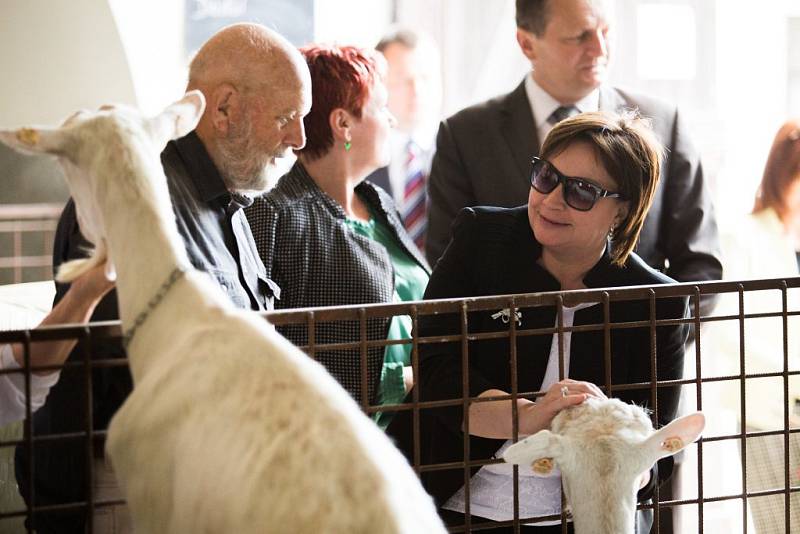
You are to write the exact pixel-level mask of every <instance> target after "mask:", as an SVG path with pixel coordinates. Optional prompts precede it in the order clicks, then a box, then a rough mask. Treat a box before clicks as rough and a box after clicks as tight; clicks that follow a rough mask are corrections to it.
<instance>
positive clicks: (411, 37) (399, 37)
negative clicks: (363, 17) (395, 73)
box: [375, 28, 419, 53]
mask: <svg viewBox="0 0 800 534" xmlns="http://www.w3.org/2000/svg"><path fill="white" fill-rule="evenodd" d="M418 42H419V36H418V35H417V33H416V32H415V31H414V30H411V29H409V28H395V29H393V30H391V31H389V32H388V33H386V34H384V35H383V37H381V40H380V41H378V44H376V45H375V50H377V51H378V52H381V53H382V52H385V51H386V49H387V48H389V45H393V44H399V45H402V46H404V47H406V48H410V49H412V50H413V49H415V48H416V47H417V43H418Z"/></svg>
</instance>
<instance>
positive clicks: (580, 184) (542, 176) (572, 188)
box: [531, 158, 623, 211]
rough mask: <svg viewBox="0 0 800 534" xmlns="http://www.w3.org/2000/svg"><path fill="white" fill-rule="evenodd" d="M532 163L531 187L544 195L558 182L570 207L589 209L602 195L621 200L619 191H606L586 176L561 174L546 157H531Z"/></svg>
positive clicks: (579, 209) (582, 209) (581, 209)
mask: <svg viewBox="0 0 800 534" xmlns="http://www.w3.org/2000/svg"><path fill="white" fill-rule="evenodd" d="M532 163H533V170H532V171H531V187H533V188H534V189H536V190H537V191H538V192H540V193H542V194H544V195H546V194H548V193H550V192H552V191H553V190H554V189H555V188H556V187H558V184H562V185H563V186H564V187H563V188H562V190H561V192H562V193H563V194H564V202H566V203H567V206H569V207H570V208H573V209H576V210H578V211H589V210H590V209H592V208H593V207H594V204H595V202H597V201H598V200H599V199H601V198H604V197H608V198H619V199H621V200H623V197H622V195H620V194H619V193H612V192H611V191H607V190H605V189H603V188H602V187H600V186H597V185H594V184H593V183H591V182H589V181H588V180H587V179H586V178H579V177H572V176H566V175H564V174H561V172H560V171H559V170H558V169H556V168H555V167H554V166H553V164H552V163H550V162H549V161H547V160H546V159H542V158H533V161H532Z"/></svg>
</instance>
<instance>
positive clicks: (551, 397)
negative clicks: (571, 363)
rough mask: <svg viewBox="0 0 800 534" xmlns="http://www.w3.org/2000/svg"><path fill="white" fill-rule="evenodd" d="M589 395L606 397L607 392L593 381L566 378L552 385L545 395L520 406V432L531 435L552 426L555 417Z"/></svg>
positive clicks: (599, 397)
mask: <svg viewBox="0 0 800 534" xmlns="http://www.w3.org/2000/svg"><path fill="white" fill-rule="evenodd" d="M589 397H595V398H598V399H606V398H607V397H606V396H605V394H604V393H603V392H602V391H601V390H600V388H598V387H597V386H596V385H594V384H592V383H591V382H581V381H578V380H572V379H569V378H565V379H564V380H561V381H559V382H556V383H555V384H553V385H552V386H550V387H549V388H548V390H547V393H546V394H545V395H544V397H539V399H538V400H537V401H536V402H531V403H527V404H524V405H522V406H520V407H519V408H520V409H519V433H520V435H521V436H529V435H532V434H535V433H537V432H539V431H540V430H544V429H547V428H550V423H551V422H552V421H553V418H554V417H555V416H556V415H557V414H558V412H560V411H561V410H563V409H564V408H569V407H570V406H575V405H577V404H580V403H582V402H583V401H585V400H586V399H588V398H589Z"/></svg>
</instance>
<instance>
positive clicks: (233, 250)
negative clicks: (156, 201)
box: [161, 132, 280, 310]
mask: <svg viewBox="0 0 800 534" xmlns="http://www.w3.org/2000/svg"><path fill="white" fill-rule="evenodd" d="M161 163H162V164H163V166H164V170H165V172H166V174H167V176H169V177H170V178H169V180H168V183H169V192H170V196H171V197H172V206H173V209H174V210H175V219H176V222H177V223H178V231H179V232H180V234H181V236H182V237H183V240H184V242H185V243H186V252H187V253H188V255H189V259H190V261H191V262H192V264H193V265H194V267H195V268H196V269H198V270H200V271H205V272H207V273H208V274H209V275H210V276H211V277H212V278H213V279H214V280H215V281H216V282H217V283H218V284H219V285H220V287H221V288H222V290H223V291H224V292H225V293H227V294H228V296H230V298H231V300H232V301H233V303H234V304H235V305H236V306H237V307H239V308H250V309H253V310H271V309H273V299H274V298H276V297H280V289H279V288H278V286H277V285H276V284H275V283H274V282H273V281H272V280H270V279H269V278H267V274H266V269H265V268H264V264H263V263H262V262H261V258H260V257H259V255H258V251H257V249H256V245H255V242H254V241H253V234H252V233H251V232H250V226H249V224H248V223H247V218H246V217H245V215H244V211H243V210H242V208H244V207H247V206H249V205H250V204H252V202H253V201H252V199H250V198H248V197H246V196H244V195H239V194H231V193H230V192H229V191H228V190H227V188H226V187H225V183H224V182H223V181H222V176H220V174H219V171H218V170H217V167H216V166H215V165H214V162H213V161H211V157H210V156H209V155H208V152H207V151H206V149H205V147H204V146H203V143H202V141H200V138H199V137H197V134H196V133H195V132H191V133H189V134H188V135H187V136H185V137H182V138H180V139H177V140H175V141H170V142H169V143H168V144H167V147H166V148H165V149H164V151H163V152H162V153H161Z"/></svg>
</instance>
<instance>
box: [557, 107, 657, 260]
mask: <svg viewBox="0 0 800 534" xmlns="http://www.w3.org/2000/svg"><path fill="white" fill-rule="evenodd" d="M576 142H586V143H589V145H591V147H592V150H593V151H594V153H595V154H596V155H597V158H598V159H599V161H600V163H601V164H602V165H603V168H604V169H605V170H606V172H607V173H608V174H609V176H611V178H613V179H614V181H615V182H616V183H617V186H618V187H619V192H620V194H621V195H622V197H623V198H624V199H626V202H627V203H628V213H627V214H626V215H625V218H624V220H623V221H622V222H621V223H620V224H619V225H617V227H616V228H614V229H613V234H612V240H611V252H610V253H611V259H612V261H613V263H614V264H616V265H623V264H624V263H625V261H626V260H627V259H628V256H629V255H630V253H631V252H633V249H634V247H635V246H636V241H637V240H638V239H639V232H641V230H642V225H643V224H644V218H645V216H646V215H647V210H648V209H650V204H652V202H653V196H654V195H655V191H656V186H657V185H658V178H659V173H660V172H661V156H662V154H663V152H664V149H663V147H662V146H661V143H659V142H658V140H657V139H656V137H655V134H654V133H653V130H652V129H651V128H650V124H649V122H648V121H646V120H645V119H643V118H641V117H640V116H639V115H638V113H637V112H635V111H629V112H625V113H623V114H622V115H617V114H614V113H608V112H603V111H596V112H592V113H581V114H579V115H575V116H574V117H571V118H569V119H566V120H564V121H562V122H559V123H558V124H556V126H555V127H554V128H553V129H552V130H551V131H550V133H549V134H548V135H547V137H546V138H545V140H544V144H543V145H542V154H541V155H542V157H543V158H547V159H549V158H552V157H553V156H557V155H558V154H560V153H561V152H563V151H564V150H566V149H567V147H569V146H570V145H572V144H573V143H576Z"/></svg>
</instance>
